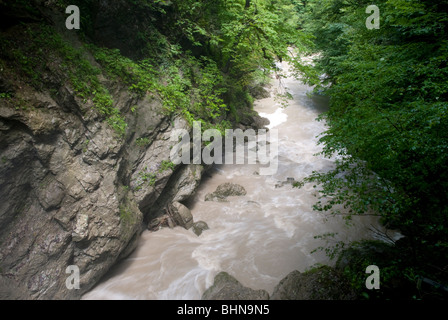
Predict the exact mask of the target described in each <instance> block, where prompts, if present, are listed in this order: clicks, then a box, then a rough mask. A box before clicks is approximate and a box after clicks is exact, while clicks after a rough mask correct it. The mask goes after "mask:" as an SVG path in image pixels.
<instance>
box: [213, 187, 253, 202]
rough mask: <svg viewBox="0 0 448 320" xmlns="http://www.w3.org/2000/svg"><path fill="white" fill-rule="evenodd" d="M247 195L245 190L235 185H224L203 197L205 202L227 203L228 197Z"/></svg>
mask: <svg viewBox="0 0 448 320" xmlns="http://www.w3.org/2000/svg"><path fill="white" fill-rule="evenodd" d="M246 194H247V192H246V189H244V187H242V186H240V185H239V184H235V183H224V184H221V185H220V186H218V188H217V189H216V191H215V192H213V193H209V194H207V195H206V196H205V201H216V202H227V198H228V197H239V196H245V195H246Z"/></svg>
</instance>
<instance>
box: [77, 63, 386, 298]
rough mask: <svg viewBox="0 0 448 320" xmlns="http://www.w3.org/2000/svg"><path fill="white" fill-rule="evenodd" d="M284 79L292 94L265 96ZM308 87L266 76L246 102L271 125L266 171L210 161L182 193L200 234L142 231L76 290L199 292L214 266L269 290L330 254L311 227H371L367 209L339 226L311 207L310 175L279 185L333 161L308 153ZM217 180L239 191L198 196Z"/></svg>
mask: <svg viewBox="0 0 448 320" xmlns="http://www.w3.org/2000/svg"><path fill="white" fill-rule="evenodd" d="M284 67H285V68H286V67H287V66H286V65H284ZM285 88H288V92H289V93H291V94H292V97H293V99H292V100H288V101H287V104H288V105H287V106H286V107H285V106H284V105H282V103H281V102H282V101H281V100H279V99H278V98H276V96H275V92H276V91H279V92H283V90H284V89H285ZM311 90H312V89H311V88H310V87H308V86H305V85H303V84H301V83H300V82H299V81H297V80H295V79H294V78H291V77H288V78H286V79H283V80H282V82H281V83H279V82H278V80H273V87H272V93H271V97H270V98H266V99H262V100H258V101H256V103H255V110H256V111H258V112H259V113H260V114H261V115H262V116H264V117H266V118H268V119H269V120H270V121H271V124H270V125H269V128H270V129H276V130H278V146H279V154H278V171H277V173H276V174H274V175H270V176H262V175H259V174H257V173H258V172H259V167H258V166H257V165H230V164H227V165H225V164H224V165H219V166H216V167H214V169H213V171H212V174H211V176H210V177H207V178H206V179H204V181H203V183H202V185H201V187H200V189H199V190H198V192H197V194H196V195H195V197H194V199H192V201H190V203H188V207H189V208H190V209H191V211H192V213H193V216H194V220H195V221H200V220H203V221H206V222H207V223H208V225H209V227H210V230H207V231H205V232H204V233H203V234H202V235H201V236H200V237H197V236H196V235H195V234H194V233H193V231H192V230H188V231H187V230H185V229H182V228H175V229H163V230H161V231H158V232H154V233H151V232H145V233H143V235H142V237H141V240H140V243H139V246H138V248H137V249H136V250H135V252H134V253H133V254H132V255H131V256H130V257H129V258H127V259H126V260H124V261H123V262H121V263H120V264H119V265H118V266H117V267H115V268H114V269H113V270H112V271H111V272H110V273H109V274H108V275H107V276H106V278H105V279H103V281H102V282H101V283H100V284H98V285H97V286H96V287H95V288H94V289H93V290H92V291H90V292H89V293H87V294H86V295H84V297H83V299H87V300H88V299H150V300H160V299H162V300H167V299H169V300H181V299H182V300H184V299H189V300H195V299H200V298H201V296H202V294H203V292H204V291H205V290H206V289H207V288H208V287H209V286H211V285H212V284H213V279H214V277H215V275H216V274H217V273H219V272H220V271H226V272H228V273H229V274H231V275H232V276H234V277H235V278H237V279H238V280H239V281H240V282H241V283H242V284H243V285H245V286H248V287H250V288H253V289H264V290H266V291H268V292H269V293H272V291H273V289H274V287H275V286H276V285H277V284H278V282H279V281H280V280H281V279H283V278H284V277H285V276H286V275H288V274H289V273H290V272H292V271H294V270H299V271H305V270H306V269H307V268H310V267H311V266H313V265H314V264H316V263H329V264H331V261H329V259H328V258H327V257H326V256H325V254H324V253H322V252H317V253H313V254H312V253H311V252H312V251H313V250H314V249H316V248H317V247H319V246H321V245H324V244H325V242H324V241H322V240H319V239H315V238H314V237H315V236H316V235H321V234H324V233H329V232H331V233H337V236H336V237H335V240H343V241H352V240H358V239H361V238H371V237H373V236H374V233H373V232H372V231H371V230H370V229H371V226H372V225H375V226H378V223H377V221H376V220H375V219H374V218H372V217H358V218H356V219H354V221H353V223H354V226H351V227H349V226H347V224H346V223H345V221H344V220H343V218H342V217H341V216H336V217H333V216H329V215H326V214H322V213H317V212H314V211H313V210H312V205H313V204H314V203H315V202H316V201H317V200H316V197H315V190H314V189H313V187H312V185H306V186H305V187H303V188H302V189H296V188H293V187H292V186H291V185H288V184H286V185H284V186H283V187H279V184H280V183H281V182H282V181H286V180H287V178H291V177H293V178H295V179H296V180H298V179H301V178H303V177H305V176H307V175H309V174H310V173H312V171H314V170H328V169H330V168H331V167H332V166H333V160H330V159H324V158H323V157H320V156H315V154H316V153H318V152H319V151H320V150H321V146H318V145H317V141H318V138H317V136H318V135H319V134H320V133H322V132H323V131H324V130H325V123H324V122H318V121H316V117H317V116H318V115H319V113H321V112H322V111H324V110H325V109H326V108H327V101H326V100H325V99H323V98H319V97H309V96H308V95H307V93H309V92H310V91H311ZM226 182H232V183H236V184H239V185H241V186H243V187H244V188H245V189H246V190H247V195H246V196H243V197H230V198H229V202H227V203H222V202H205V201H204V198H205V195H206V194H207V193H210V192H213V191H215V190H216V188H217V187H218V186H219V185H220V184H223V183H226Z"/></svg>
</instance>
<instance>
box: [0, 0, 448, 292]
mask: <svg viewBox="0 0 448 320" xmlns="http://www.w3.org/2000/svg"><path fill="white" fill-rule="evenodd" d="M105 3H106V4H105ZM371 4H375V5H376V6H377V7H378V8H379V9H380V15H379V28H374V29H369V28H367V27H366V19H368V18H369V16H370V15H371V14H370V13H368V12H367V13H366V8H367V7H368V6H369V5H371ZM68 5H76V6H78V7H79V8H80V12H81V28H80V30H67V29H66V27H65V18H66V17H67V15H64V13H65V8H66V7H67V6H68ZM0 8H1V12H2V13H1V15H2V19H1V21H0V26H1V28H2V31H4V32H2V33H1V35H0V68H1V79H0V99H1V100H0V102H1V103H2V104H5V105H8V106H11V107H12V108H19V109H23V110H26V109H27V108H29V105H28V103H27V100H26V99H25V98H24V97H23V96H22V95H21V94H20V89H19V88H18V86H19V85H18V84H17V83H21V84H23V85H24V86H29V87H32V88H33V89H34V90H37V91H49V92H50V93H51V94H52V95H54V96H57V94H58V85H59V84H60V83H69V86H70V87H71V88H72V89H73V91H74V92H75V94H76V96H77V97H78V98H80V99H84V100H85V101H89V102H91V105H92V107H93V108H94V110H96V111H97V112H98V113H99V115H100V119H102V121H104V122H106V123H107V124H108V125H109V126H110V127H111V128H113V130H114V131H115V133H116V138H117V139H128V138H129V125H128V122H129V117H130V116H132V114H133V113H135V112H136V110H135V109H134V108H132V109H131V110H130V111H131V112H130V113H128V114H127V115H125V114H124V113H123V111H122V110H119V109H118V108H116V107H115V104H114V100H113V97H112V95H111V94H110V92H109V91H110V90H109V88H108V86H107V85H105V82H104V81H103V80H102V79H103V78H104V77H105V76H107V77H108V79H112V80H111V81H112V82H113V81H116V82H117V83H118V82H120V83H124V84H125V86H126V87H127V90H128V92H129V94H130V95H132V96H133V97H134V98H135V99H136V100H138V99H140V98H143V97H144V96H146V95H147V94H148V93H149V94H151V95H153V96H157V98H158V99H160V100H161V101H162V103H163V112H164V115H166V116H167V117H172V116H174V115H181V116H182V117H183V118H185V119H186V120H187V121H188V122H189V123H190V124H191V123H192V122H193V121H201V122H202V124H203V126H202V127H203V129H207V128H217V129H219V130H221V131H223V130H224V129H226V128H232V127H233V126H234V125H235V123H237V122H244V121H245V118H246V117H247V115H248V114H251V113H252V112H253V111H252V104H253V102H254V97H256V96H257V92H258V91H259V90H260V88H262V87H263V86H264V85H265V84H267V83H268V81H269V79H270V77H269V75H270V74H271V73H272V72H273V71H275V70H276V62H277V61H288V62H289V64H290V65H291V66H292V67H293V70H294V73H295V75H296V76H297V77H298V78H300V79H302V80H303V81H304V82H305V83H307V84H309V85H313V86H315V92H314V94H316V95H324V96H328V97H329V98H330V109H329V111H328V112H326V113H324V114H322V116H321V118H320V120H321V121H326V123H327V124H328V130H327V131H326V132H325V134H324V135H322V136H321V137H320V143H321V144H322V146H323V148H324V149H323V150H324V151H323V155H324V156H325V157H333V156H337V159H338V160H337V161H336V164H337V165H336V168H335V169H334V170H332V171H329V172H315V173H314V174H313V175H312V176H310V177H308V178H306V179H305V180H304V181H302V182H301V183H299V184H298V185H297V187H301V186H302V185H304V184H305V183H313V184H315V188H316V189H317V190H319V191H320V194H321V197H320V198H319V199H318V200H317V203H316V204H315V206H314V209H315V210H316V211H328V212H331V213H333V214H344V215H345V216H346V218H347V220H348V222H349V221H350V218H351V217H352V216H353V215H365V214H372V215H379V216H381V221H382V223H383V224H384V225H385V226H387V227H388V228H390V229H395V230H399V231H400V232H401V233H402V234H403V236H404V237H403V238H401V239H400V240H399V241H397V242H396V243H395V244H394V245H387V246H386V245H385V247H382V246H380V245H378V246H377V247H376V248H375V249H371V250H370V249H369V250H370V251H369V250H368V249H365V251H366V252H368V254H366V255H360V256H359V257H358V259H357V260H356V261H355V262H354V264H353V265H349V266H348V267H347V268H346V270H345V275H346V276H347V277H348V278H349V279H350V281H351V283H352V285H353V286H354V287H355V288H356V289H357V290H358V291H359V294H360V297H363V298H370V299H372V298H381V299H389V298H398V299H421V298H426V297H429V298H443V297H444V290H445V291H446V290H447V289H446V285H447V284H448V276H447V272H448V130H447V128H448V116H447V115H448V112H447V111H448V66H447V59H448V1H446V0H442V1H436V0H377V1H375V2H374V3H371V2H370V1H349V0H322V1H317V0H301V1H299V0H245V1H243V0H210V1H196V0H166V1H164V0H132V1H131V0H129V1H124V0H119V1H97V0H73V1H71V0H70V1H66V0H57V1H56V0H55V1H39V0H33V1H25V0H24V1H20V0H17V1H0ZM61 13H62V14H61ZM75 35H76V39H75ZM91 57H93V59H91ZM305 57H308V58H309V57H312V58H313V61H314V63H313V64H312V65H310V64H309V63H306V62H304V61H305V60H304V59H302V58H305ZM55 65H57V67H55ZM100 67H101V70H100ZM55 68H61V69H62V70H63V71H64V72H63V73H61V72H58V76H59V77H65V78H63V79H61V78H59V79H54V77H52V76H48V75H49V74H51V73H52V70H54V69H55ZM8 79H14V81H9V80H8ZM109 86H112V87H113V84H112V85H110V84H109ZM55 99H56V98H55ZM246 121H247V120H246ZM137 142H138V143H140V144H142V145H144V144H145V143H147V142H148V141H147V138H146V137H143V138H140V140H139V141H137ZM2 161H3V158H2ZM5 161H6V160H5ZM369 245H371V244H369ZM358 246H362V244H359V243H357V244H344V245H340V244H339V245H338V246H337V247H336V248H333V250H337V252H335V251H332V250H327V251H328V252H332V253H333V254H335V253H338V254H339V253H340V249H343V250H345V252H349V251H350V250H355V249H356V248H358ZM327 249H328V248H327ZM369 265H378V266H379V267H380V269H381V272H382V273H381V275H382V288H383V290H381V291H377V292H375V291H373V292H368V293H367V292H365V288H364V281H365V277H366V276H365V273H364V270H365V268H366V267H367V266H369ZM359 270H362V272H360V271H359ZM425 285H426V290H424V291H422V286H425ZM445 294H446V292H445Z"/></svg>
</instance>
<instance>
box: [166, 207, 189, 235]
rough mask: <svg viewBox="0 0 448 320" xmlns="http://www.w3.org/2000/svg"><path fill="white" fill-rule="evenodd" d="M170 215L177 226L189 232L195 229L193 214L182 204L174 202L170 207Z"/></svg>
mask: <svg viewBox="0 0 448 320" xmlns="http://www.w3.org/2000/svg"><path fill="white" fill-rule="evenodd" d="M170 215H171V217H172V218H173V220H174V222H175V223H176V225H178V226H181V227H184V228H185V229H187V230H188V229H191V227H193V215H192V214H191V211H190V209H188V208H187V207H186V206H184V205H183V204H182V203H179V202H173V204H172V205H171V206H170Z"/></svg>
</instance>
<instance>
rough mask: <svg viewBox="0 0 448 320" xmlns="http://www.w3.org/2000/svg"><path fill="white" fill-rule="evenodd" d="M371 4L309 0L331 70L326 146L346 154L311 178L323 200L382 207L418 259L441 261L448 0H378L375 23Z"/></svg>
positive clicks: (354, 210)
mask: <svg viewBox="0 0 448 320" xmlns="http://www.w3.org/2000/svg"><path fill="white" fill-rule="evenodd" d="M370 4H371V3H370V2H366V1H361V2H356V3H355V2H352V1H346V0H324V1H308V2H307V6H306V10H305V11H304V13H303V16H302V20H301V21H302V22H301V25H302V27H303V28H304V29H305V30H307V32H309V33H310V34H312V35H313V37H314V38H315V52H316V55H317V57H318V58H317V59H316V61H315V63H316V70H317V71H318V73H320V74H324V77H323V78H324V79H323V81H322V82H320V81H319V82H316V81H315V79H309V80H310V81H314V82H315V83H316V84H317V85H318V87H317V90H319V91H321V92H324V93H325V94H326V95H328V96H330V98H331V99H330V111H329V112H327V113H325V114H324V115H323V116H322V117H321V119H322V120H325V121H326V122H327V124H328V126H329V129H328V130H327V131H326V132H325V133H324V134H323V136H322V137H321V139H320V142H321V143H322V144H323V148H324V149H323V153H322V154H323V155H325V156H327V157H335V158H336V159H337V161H336V168H335V169H334V170H331V171H329V172H326V173H320V172H316V173H314V174H313V175H312V176H311V177H309V178H308V179H306V181H307V182H313V183H315V185H316V188H318V189H319V190H320V191H321V195H322V197H321V198H320V199H319V202H318V203H317V204H316V205H315V209H316V210H319V211H333V212H335V213H340V212H344V213H348V214H349V216H348V217H350V215H352V214H378V215H380V216H381V217H382V221H383V223H384V224H386V225H387V226H389V227H390V228H396V229H399V230H400V231H401V232H402V233H403V234H404V235H405V236H406V237H407V238H406V239H409V241H407V243H406V245H407V246H409V247H410V248H411V250H410V253H409V257H410V260H412V261H413V262H412V263H413V264H414V265H418V264H423V263H425V262H427V261H431V262H432V264H433V265H435V266H438V267H439V268H441V267H442V266H444V265H446V261H448V251H447V247H446V244H447V243H448V153H447V148H448V131H447V130H446V128H447V127H448V113H447V111H448V109H447V108H448V66H447V60H448V40H447V39H448V29H447V26H448V24H447V23H446V22H447V21H448V10H447V8H448V2H447V1H420V0H409V1H403V0H380V1H377V2H376V3H375V4H376V5H377V6H378V7H379V8H380V12H381V13H380V19H381V20H380V29H378V30H375V29H374V30H369V29H367V28H366V25H365V22H366V19H367V17H368V16H369V14H366V13H365V9H366V8H367V6H368V5H370ZM411 257H412V258H411ZM422 270H423V271H422ZM422 270H420V272H423V273H424V272H431V274H434V271H435V270H428V269H427V268H422ZM435 273H437V272H435ZM437 276H442V275H441V274H440V273H437Z"/></svg>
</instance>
